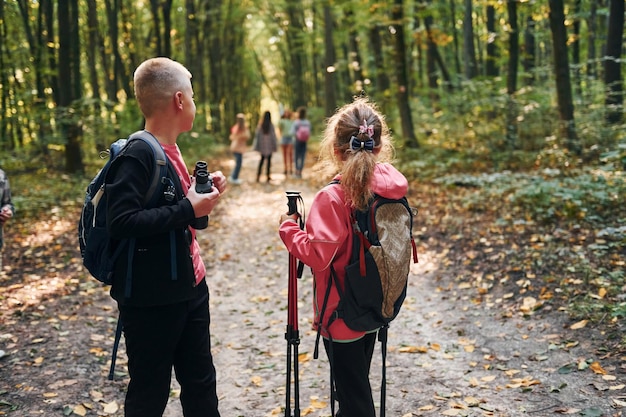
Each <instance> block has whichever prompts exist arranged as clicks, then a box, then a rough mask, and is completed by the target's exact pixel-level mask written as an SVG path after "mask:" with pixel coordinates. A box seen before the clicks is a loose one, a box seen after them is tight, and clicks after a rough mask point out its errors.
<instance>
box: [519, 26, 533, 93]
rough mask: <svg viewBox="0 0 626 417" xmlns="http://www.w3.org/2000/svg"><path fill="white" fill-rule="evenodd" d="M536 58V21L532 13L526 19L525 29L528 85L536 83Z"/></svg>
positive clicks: (525, 75) (526, 82)
mask: <svg viewBox="0 0 626 417" xmlns="http://www.w3.org/2000/svg"><path fill="white" fill-rule="evenodd" d="M535 59H536V46H535V21H534V20H533V17H532V15H530V16H528V18H527V19H526V29H525V30H524V55H523V59H522V64H523V66H524V80H525V84H526V85H533V84H534V83H535Z"/></svg>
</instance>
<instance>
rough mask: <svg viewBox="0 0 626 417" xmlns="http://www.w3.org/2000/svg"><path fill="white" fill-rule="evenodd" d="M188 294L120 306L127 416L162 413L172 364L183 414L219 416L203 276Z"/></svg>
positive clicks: (149, 416) (150, 416) (147, 416)
mask: <svg viewBox="0 0 626 417" xmlns="http://www.w3.org/2000/svg"><path fill="white" fill-rule="evenodd" d="M196 290H197V295H196V297H195V298H194V299H193V300H190V301H186V302H182V303H177V304H171V305H165V306H156V307H129V306H120V313H121V320H122V325H123V329H124V338H125V340H126V352H127V354H128V371H129V373H130V383H129V384H128V391H127V393H126V401H125V405H124V415H125V416H126V417H161V416H162V415H163V411H164V410H165V407H166V405H167V399H168V397H169V393H170V383H171V378H172V367H174V371H175V373H176V379H177V380H178V382H179V383H180V387H181V394H180V402H181V404H182V408H183V414H184V415H185V417H220V413H219V411H218V409H217V403H218V400H217V393H216V387H217V383H216V373H215V367H214V365H213V356H212V355H211V341H210V334H209V323H210V318H209V292H208V288H207V285H206V282H205V281H204V280H203V281H202V282H201V283H200V284H199V285H198V287H197V288H196Z"/></svg>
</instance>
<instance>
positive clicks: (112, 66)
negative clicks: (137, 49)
mask: <svg viewBox="0 0 626 417" xmlns="http://www.w3.org/2000/svg"><path fill="white" fill-rule="evenodd" d="M104 5H105V8H106V14H107V23H108V26H109V41H110V44H111V47H112V48H113V50H114V51H116V50H117V45H118V41H117V40H118V39H117V38H118V28H117V26H118V25H117V11H118V10H119V0H105V2H104ZM113 56H114V58H113V62H111V59H110V58H111V53H110V51H107V50H106V48H105V47H104V45H102V48H101V50H100V57H101V60H102V67H103V69H104V72H105V77H104V80H105V90H106V94H107V99H108V101H109V102H110V103H117V87H118V85H119V84H118V82H119V77H118V76H117V75H118V74H117V65H116V60H115V57H116V56H117V54H116V53H115V52H113Z"/></svg>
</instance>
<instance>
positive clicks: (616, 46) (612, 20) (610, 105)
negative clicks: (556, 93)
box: [604, 0, 624, 124]
mask: <svg viewBox="0 0 626 417" xmlns="http://www.w3.org/2000/svg"><path fill="white" fill-rule="evenodd" d="M610 10H611V11H610V14H609V28H608V33H607V42H606V60H605V64H604V65H605V67H604V68H605V69H604V82H605V84H606V100H605V104H606V107H607V112H606V120H607V122H609V123H611V124H619V123H621V122H622V120H623V117H624V113H623V112H624V85H623V83H622V73H621V67H620V59H621V58H622V37H623V36H622V34H623V33H624V0H611V4H610Z"/></svg>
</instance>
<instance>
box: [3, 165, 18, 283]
mask: <svg viewBox="0 0 626 417" xmlns="http://www.w3.org/2000/svg"><path fill="white" fill-rule="evenodd" d="M14 214H15V206H13V203H12V202H11V186H10V185H9V178H8V177H7V174H6V173H5V172H4V171H3V170H2V169H0V271H2V247H3V246H4V238H3V233H2V229H4V224H5V223H6V222H7V221H8V220H9V219H10V218H11V217H13V215H14Z"/></svg>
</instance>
